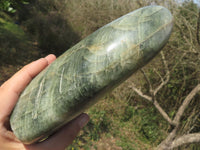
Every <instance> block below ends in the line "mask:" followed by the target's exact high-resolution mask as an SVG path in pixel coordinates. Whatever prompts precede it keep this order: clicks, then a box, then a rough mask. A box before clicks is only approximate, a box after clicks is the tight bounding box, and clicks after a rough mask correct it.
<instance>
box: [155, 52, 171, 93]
mask: <svg viewBox="0 0 200 150" xmlns="http://www.w3.org/2000/svg"><path fill="white" fill-rule="evenodd" d="M160 54H161V58H162V61H163V64H164V67H165V71H166V79H165V80H164V82H162V83H161V84H160V85H159V86H158V87H157V88H156V89H155V90H154V93H153V95H156V94H157V93H158V91H159V90H160V89H161V88H162V87H163V86H164V85H166V84H167V83H168V82H169V78H170V72H169V69H168V65H167V61H166V59H165V56H164V54H163V52H162V51H161V53H160Z"/></svg>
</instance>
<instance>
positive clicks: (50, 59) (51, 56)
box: [45, 54, 56, 64]
mask: <svg viewBox="0 0 200 150" xmlns="http://www.w3.org/2000/svg"><path fill="white" fill-rule="evenodd" d="M45 59H46V60H47V61H48V64H51V63H52V62H53V61H54V60H55V59H56V56H55V55H53V54H49V55H48V56H46V57H45Z"/></svg>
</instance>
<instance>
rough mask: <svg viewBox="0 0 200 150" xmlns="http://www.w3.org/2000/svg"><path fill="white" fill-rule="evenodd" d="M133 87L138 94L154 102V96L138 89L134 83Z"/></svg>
mask: <svg viewBox="0 0 200 150" xmlns="http://www.w3.org/2000/svg"><path fill="white" fill-rule="evenodd" d="M131 88H132V89H133V90H134V91H135V92H136V93H137V94H138V95H140V96H141V97H143V98H144V99H146V100H148V101H150V102H152V97H150V96H148V95H145V94H143V92H142V91H141V90H139V89H137V88H136V87H135V85H134V84H132V86H131Z"/></svg>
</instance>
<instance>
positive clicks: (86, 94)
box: [10, 6, 173, 144]
mask: <svg viewBox="0 0 200 150" xmlns="http://www.w3.org/2000/svg"><path fill="white" fill-rule="evenodd" d="M172 20H173V18H172V15H171V13H170V12H169V11H168V10H167V9H166V8H164V7H161V6H149V7H144V8H141V9H138V10H136V11H134V12H131V13H129V14H127V15H125V16H122V17H120V18H119V19H117V20H115V21H113V22H111V23H109V24H107V25H105V26H103V27H102V28H100V29H99V30H97V31H95V32H94V33H92V34H91V35H89V36H88V37H86V38H85V39H83V40H82V41H80V42H79V43H78V44H76V45H75V46H74V47H72V48H70V49H69V50H67V51H66V52H65V53H64V54H63V55H61V56H60V57H59V58H58V59H57V60H56V61H55V62H54V63H52V65H50V66H49V67H48V68H46V69H45V70H44V71H42V72H41V73H40V74H39V75H38V76H37V77H35V78H34V79H33V80H32V82H31V83H30V84H29V85H28V87H27V88H26V89H25V90H24V92H23V93H22V94H21V96H20V98H19V101H18V103H17V105H16V107H15V109H14V111H13V113H12V115H11V119H10V123H11V128H12V130H13V132H14V134H15V135H16V136H17V137H18V138H19V139H20V140H21V141H22V142H24V143H26V144H30V143H33V142H35V141H37V140H40V139H42V138H44V137H45V136H48V135H49V134H51V133H53V132H54V131H56V130H57V129H59V128H60V127H61V126H63V125H64V124H65V123H67V122H68V121H70V120H71V119H73V118H74V117H76V116H77V115H79V114H80V113H81V112H83V111H84V110H85V109H86V108H88V107H90V106H91V105H92V104H94V103H95V102H97V100H98V99H100V98H101V97H102V96H104V95H105V93H107V92H109V91H111V90H112V89H113V88H115V87H116V86H117V85H119V84H120V83H121V82H123V81H124V80H126V79H127V78H128V77H129V76H130V75H132V74H133V73H134V72H135V71H136V70H137V69H139V68H141V67H142V66H144V65H145V64H146V63H147V62H149V61H150V60H151V59H152V58H153V57H154V56H155V55H156V54H157V53H158V52H159V51H160V50H161V49H162V47H163V46H164V45H165V44H166V42H167V40H168V38H169V36H170V33H171V30H172V26H173V23H172ZM55 42H56V41H55Z"/></svg>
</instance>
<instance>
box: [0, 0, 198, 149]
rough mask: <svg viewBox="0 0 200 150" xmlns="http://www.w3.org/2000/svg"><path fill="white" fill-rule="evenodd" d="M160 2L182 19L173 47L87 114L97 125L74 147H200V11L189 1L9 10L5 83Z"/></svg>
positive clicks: (66, 1) (0, 68) (2, 52)
mask: <svg viewBox="0 0 200 150" xmlns="http://www.w3.org/2000/svg"><path fill="white" fill-rule="evenodd" d="M152 4H154V5H155V4H157V5H162V6H165V7H167V8H168V9H169V10H170V11H171V12H172V14H173V16H174V28H173V32H172V35H171V37H170V39H169V42H168V44H167V45H166V46H165V47H164V49H163V50H162V52H161V53H160V54H159V55H158V56H157V57H156V58H154V59H153V61H151V62H150V63H149V64H148V65H147V66H145V67H144V68H143V69H141V70H139V71H138V72H137V73H135V74H134V75H133V76H132V77H131V78H130V79H128V80H127V81H125V82H124V83H123V84H122V85H120V86H119V87H118V88H116V89H115V90H114V91H113V92H112V93H110V94H108V95H107V96H106V97H105V98H104V99H103V100H101V101H100V102H99V103H97V104H96V105H95V106H93V107H91V108H90V109H89V110H88V111H87V113H89V115H90V117H91V120H90V122H89V124H88V125H87V126H86V127H85V128H84V129H83V130H82V131H81V133H80V135H79V136H78V137H77V138H76V140H75V141H74V143H73V144H72V145H71V146H70V147H68V148H67V149H69V150H78V149H88V150H89V149H98V150H104V149H113V150H122V149H124V150H144V149H148V150H149V149H154V148H158V149H164V148H166V145H168V147H170V146H171V148H174V149H188V150H190V149H191V150H192V149H200V145H199V143H200V135H199V134H200V85H199V84H200V67H199V66H200V40H199V34H200V31H199V28H200V13H199V8H198V6H197V5H196V4H194V3H193V2H192V1H189V0H188V1H185V2H184V3H176V1H175V0H174V1H173V0H169V1H162V0H143V1H139V0H109V1H107V0H63V1H57V0H37V1H32V2H30V4H28V5H22V6H20V8H21V9H20V8H18V9H17V11H16V13H15V14H12V15H11V17H9V16H8V15H7V14H5V13H2V14H0V34H1V36H0V45H1V46H0V83H2V82H3V81H5V80H6V79H7V78H8V77H9V76H11V74H13V73H14V72H15V71H16V70H18V69H19V68H20V67H22V66H23V65H24V64H26V63H28V62H30V61H32V60H34V59H35V58H39V57H41V56H43V55H46V54H48V53H55V54H56V55H57V56H59V55H60V54H62V53H63V52H64V51H65V50H67V49H68V48H70V47H71V46H73V45H74V44H75V43H77V42H78V41H80V40H81V39H83V38H84V37H86V36H87V35H89V34H90V33H92V32H94V31H95V30H96V29H98V28H99V27H101V26H103V25H105V24H107V23H109V22H111V21H112V20H114V19H116V18H118V17H120V16H122V15H124V14H126V13H128V12H131V11H133V10H135V9H137V8H140V7H143V6H147V5H152ZM14 20H15V21H16V20H17V21H18V22H19V25H17V24H14V22H15V21H14ZM194 134H195V135H196V137H197V138H196V140H195V141H192V142H191V141H190V142H187V140H188V139H190V138H192V137H193V135H194ZM184 138H185V139H186V140H185V139H184ZM183 139H184V140H185V141H186V143H184V144H180V142H179V140H183Z"/></svg>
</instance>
